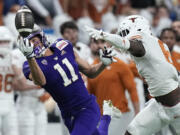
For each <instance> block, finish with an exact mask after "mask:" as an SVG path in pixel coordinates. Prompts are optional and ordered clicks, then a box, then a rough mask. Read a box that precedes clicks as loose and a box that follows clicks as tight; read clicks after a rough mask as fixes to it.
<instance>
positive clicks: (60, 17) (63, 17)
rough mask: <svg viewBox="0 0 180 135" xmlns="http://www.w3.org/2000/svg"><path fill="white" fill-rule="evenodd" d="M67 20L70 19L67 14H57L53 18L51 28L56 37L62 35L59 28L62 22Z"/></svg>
mask: <svg viewBox="0 0 180 135" xmlns="http://www.w3.org/2000/svg"><path fill="white" fill-rule="evenodd" d="M67 21H72V18H71V17H70V16H68V15H67V14H62V15H58V16H55V17H54V18H53V29H54V34H55V36H56V37H57V38H59V37H62V35H61V33H60V31H59V28H60V26H61V25H62V24H63V23H64V22H67ZM86 35H87V34H86Z"/></svg>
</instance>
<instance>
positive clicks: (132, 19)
mask: <svg viewBox="0 0 180 135" xmlns="http://www.w3.org/2000/svg"><path fill="white" fill-rule="evenodd" d="M136 18H137V17H134V18H129V20H131V21H132V22H133V23H134V22H135V19H136Z"/></svg>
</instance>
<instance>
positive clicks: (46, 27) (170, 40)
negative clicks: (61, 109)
mask: <svg viewBox="0 0 180 135" xmlns="http://www.w3.org/2000/svg"><path fill="white" fill-rule="evenodd" d="M22 5H27V6H28V7H29V8H30V9H31V10H32V12H33V15H34V17H35V21H36V24H38V25H39V26H40V27H41V28H42V29H43V31H44V32H45V33H46V34H47V35H48V36H49V39H50V40H51V41H52V42H53V41H54V40H55V39H56V38H64V39H67V40H69V41H71V42H72V44H73V46H74V49H75V50H76V51H77V52H78V53H79V55H80V57H82V58H83V59H85V60H87V61H88V62H89V63H90V64H95V63H97V61H98V57H97V56H98V50H99V49H100V48H101V47H102V46H101V45H103V46H104V44H107V43H105V41H101V40H100V41H96V40H94V39H90V38H89V36H88V34H87V33H86V31H85V26H86V25H88V26H90V27H95V28H97V29H103V30H104V31H106V32H110V33H116V31H117V28H118V24H119V22H120V21H121V20H123V18H124V17H126V16H128V15H133V14H139V15H142V16H144V17H145V18H147V19H148V21H149V22H150V24H151V28H152V32H153V35H155V36H157V37H160V39H161V40H162V41H163V42H165V43H166V44H167V45H168V47H169V49H170V51H171V54H172V58H173V63H174V65H175V66H176V68H177V70H178V71H180V21H179V20H180V0H0V25H5V26H7V27H8V28H9V29H10V31H11V32H12V34H13V35H14V41H16V38H17V37H18V32H17V31H16V29H15V24H14V18H15V14H16V12H17V10H18V9H19V8H20V6H22ZM142 27H143V26H142ZM167 32H169V33H167ZM14 47H16V43H15V45H14ZM116 56H117V57H118V59H119V61H118V63H116V64H114V65H111V66H109V67H107V69H106V70H105V71H104V72H103V74H102V75H101V76H99V77H97V78H96V79H94V80H92V79H87V78H86V77H85V76H83V78H84V80H85V83H86V85H87V87H88V89H89V92H91V93H93V94H95V95H96V96H97V101H98V103H99V105H100V107H101V108H102V102H103V100H109V99H110V100H112V102H113V104H114V105H115V106H116V107H118V108H119V109H120V110H121V111H122V113H124V117H123V118H122V119H124V120H125V121H126V122H127V125H128V123H129V122H130V121H131V120H132V118H133V116H134V115H136V114H137V113H138V112H139V110H141V109H142V108H143V107H144V106H145V102H146V101H148V99H149V98H151V97H150V96H149V94H148V92H147V85H146V83H145V82H143V80H142V79H141V77H140V76H139V75H138V73H137V70H136V67H135V65H134V63H133V62H132V60H131V58H130V56H129V55H128V54H122V53H121V52H119V51H117V55H116ZM111 70H112V71H111ZM109 71H110V72H109ZM110 75H114V76H112V78H108V77H109V76H110ZM116 75H117V78H116V79H115V80H116V81H118V82H116V83H117V84H120V85H117V84H116V85H112V83H113V81H115V80H113V81H112V79H114V78H115V76H116ZM113 77H114V78H113ZM104 78H105V79H104ZM103 79H104V80H103ZM108 79H109V81H108ZM118 79H119V80H118ZM111 81H112V82H111ZM108 86H110V87H108ZM113 90H116V91H118V90H119V92H113ZM126 90H127V91H126ZM114 93H115V94H114ZM119 102H121V103H119ZM137 104H139V105H137ZM52 108H53V109H52ZM47 110H48V111H49V112H51V113H52V110H53V112H54V113H56V110H54V104H53V107H52V104H51V103H49V104H47ZM131 110H132V112H133V114H129V112H131ZM56 114H57V113H56ZM49 118H50V119H49V121H53V118H55V120H57V118H56V117H54V115H50V116H49ZM127 118H130V120H128V121H127ZM125 121H119V122H117V121H116V120H115V123H113V124H114V125H112V127H116V126H115V125H120V123H123V124H124V122H125ZM117 123H119V124H117ZM127 125H126V126H127ZM123 126H124V125H121V126H120V127H122V128H124V129H125V128H126V127H123ZM110 128H111V125H110ZM116 128H117V129H115V128H114V129H113V131H115V130H119V127H118V126H117V127H116ZM110 131H111V130H110ZM122 132H124V131H122ZM114 134H115V133H114ZM114 134H113V133H112V135H114ZM159 134H162V135H166V134H167V133H166V134H164V133H163V131H161V133H159Z"/></svg>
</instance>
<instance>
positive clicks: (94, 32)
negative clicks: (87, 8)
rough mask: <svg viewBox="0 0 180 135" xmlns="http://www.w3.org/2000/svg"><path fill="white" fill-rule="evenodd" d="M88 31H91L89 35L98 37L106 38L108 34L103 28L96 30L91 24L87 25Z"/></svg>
mask: <svg viewBox="0 0 180 135" xmlns="http://www.w3.org/2000/svg"><path fill="white" fill-rule="evenodd" d="M85 29H86V31H87V32H88V33H89V36H90V37H92V38H95V39H96V40H98V39H104V36H106V33H105V32H103V31H102V30H96V29H94V28H91V27H89V26H85Z"/></svg>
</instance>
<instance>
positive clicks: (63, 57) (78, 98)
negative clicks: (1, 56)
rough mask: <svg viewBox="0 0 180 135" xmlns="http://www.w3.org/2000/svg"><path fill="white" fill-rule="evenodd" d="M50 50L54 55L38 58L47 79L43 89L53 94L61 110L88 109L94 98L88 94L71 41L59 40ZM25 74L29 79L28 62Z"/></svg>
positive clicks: (24, 69)
mask: <svg viewBox="0 0 180 135" xmlns="http://www.w3.org/2000/svg"><path fill="white" fill-rule="evenodd" d="M50 49H51V50H52V51H53V52H54V54H53V55H51V56H46V57H40V58H36V61H37V63H38V65H39V67H40V68H41V70H42V72H43V73H44V75H45V78H46V84H45V85H44V86H42V87H43V88H44V89H45V90H46V91H48V92H49V93H50V94H51V96H52V97H53V98H54V100H55V101H56V102H57V104H58V105H59V107H60V109H61V110H64V111H68V110H71V109H74V108H82V107H86V106H87V105H88V104H89V103H91V101H92V100H94V96H92V95H90V94H89V93H88V91H87V89H86V87H85V85H84V82H83V80H82V78H81V75H80V73H79V69H78V64H77V63H76V61H75V56H74V52H73V46H72V45H71V43H70V42H69V41H66V40H63V39H58V40H56V42H55V43H53V44H52V46H51V47H50ZM23 72H24V75H25V76H26V78H28V77H29V74H30V68H29V65H28V62H27V61H26V62H25V63H24V65H23Z"/></svg>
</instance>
